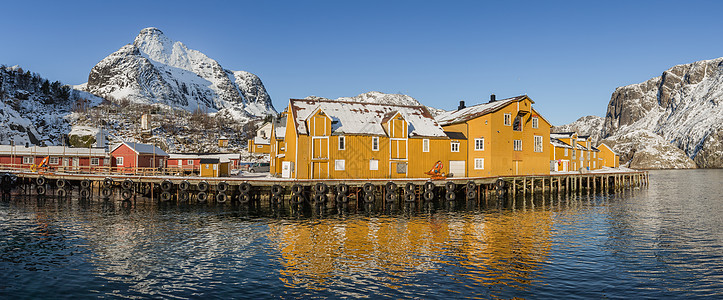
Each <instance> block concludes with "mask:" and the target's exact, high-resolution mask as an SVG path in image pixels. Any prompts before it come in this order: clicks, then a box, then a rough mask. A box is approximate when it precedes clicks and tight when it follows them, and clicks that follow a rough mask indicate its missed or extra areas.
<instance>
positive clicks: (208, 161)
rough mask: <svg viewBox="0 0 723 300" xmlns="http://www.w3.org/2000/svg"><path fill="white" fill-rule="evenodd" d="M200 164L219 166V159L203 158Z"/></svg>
mask: <svg viewBox="0 0 723 300" xmlns="http://www.w3.org/2000/svg"><path fill="white" fill-rule="evenodd" d="M199 161H200V163H202V164H217V163H218V162H219V159H218V158H201V159H200V160H199Z"/></svg>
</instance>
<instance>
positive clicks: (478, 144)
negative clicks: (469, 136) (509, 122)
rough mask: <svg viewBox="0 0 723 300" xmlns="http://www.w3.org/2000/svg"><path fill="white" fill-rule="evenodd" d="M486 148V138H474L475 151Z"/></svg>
mask: <svg viewBox="0 0 723 300" xmlns="http://www.w3.org/2000/svg"><path fill="white" fill-rule="evenodd" d="M484 150H485V138H484V137H481V138H476V139H474V151H484Z"/></svg>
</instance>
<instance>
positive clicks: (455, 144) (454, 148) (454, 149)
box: [450, 142, 459, 152]
mask: <svg viewBox="0 0 723 300" xmlns="http://www.w3.org/2000/svg"><path fill="white" fill-rule="evenodd" d="M450 145H452V152H459V142H452V143H451V144H450Z"/></svg>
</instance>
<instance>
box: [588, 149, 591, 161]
mask: <svg viewBox="0 0 723 300" xmlns="http://www.w3.org/2000/svg"><path fill="white" fill-rule="evenodd" d="M590 152H591V151H588V152H587V160H590Z"/></svg>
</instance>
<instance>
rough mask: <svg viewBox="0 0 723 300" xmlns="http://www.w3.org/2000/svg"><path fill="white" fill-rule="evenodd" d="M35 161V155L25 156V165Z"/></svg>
mask: <svg viewBox="0 0 723 300" xmlns="http://www.w3.org/2000/svg"><path fill="white" fill-rule="evenodd" d="M34 163H35V157H33V156H23V164H24V165H32V164H34Z"/></svg>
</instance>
